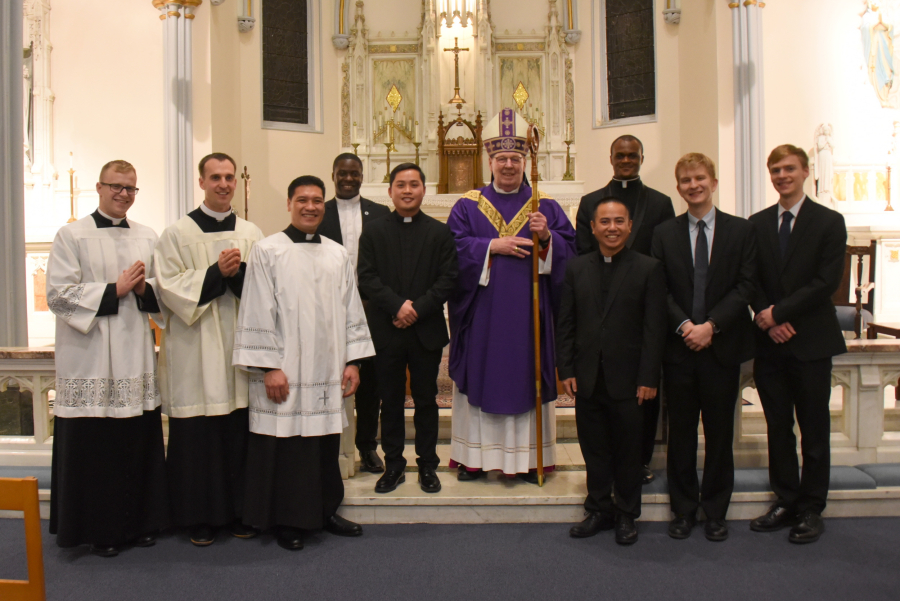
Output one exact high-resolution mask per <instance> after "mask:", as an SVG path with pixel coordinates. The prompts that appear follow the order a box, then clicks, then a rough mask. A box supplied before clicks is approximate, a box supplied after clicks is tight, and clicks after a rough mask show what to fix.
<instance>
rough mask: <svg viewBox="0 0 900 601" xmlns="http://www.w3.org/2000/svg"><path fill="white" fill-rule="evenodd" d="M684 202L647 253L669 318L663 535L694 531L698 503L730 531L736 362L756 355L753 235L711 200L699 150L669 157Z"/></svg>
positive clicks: (709, 167) (710, 166) (711, 171)
mask: <svg viewBox="0 0 900 601" xmlns="http://www.w3.org/2000/svg"><path fill="white" fill-rule="evenodd" d="M675 182H676V187H677V190H678V194H679V195H681V198H683V199H684V201H685V202H686V203H687V205H688V210H687V212H686V213H684V214H683V215H679V216H678V217H676V218H675V219H673V220H671V221H667V222H666V223H664V224H662V225H660V226H659V227H657V228H656V232H654V234H653V256H654V258H656V259H659V260H660V261H661V262H662V264H663V267H664V268H665V272H666V283H667V286H668V290H669V293H668V305H669V312H668V315H669V323H668V328H667V330H668V334H667V336H666V351H665V355H664V358H663V372H664V375H665V378H664V379H663V384H664V386H665V390H666V401H667V403H668V407H669V448H668V454H667V455H668V465H667V470H666V473H667V478H668V482H669V497H670V503H671V506H672V513H674V514H675V517H674V519H673V520H672V521H671V523H670V524H669V536H671V537H672V538H678V539H683V538H687V537H689V536H690V535H691V530H692V528H693V527H694V523H695V522H696V520H697V510H698V509H699V508H701V507H702V508H703V512H704V513H705V514H706V526H705V532H706V538H707V539H709V540H711V541H723V540H725V539H726V538H728V525H727V523H726V522H725V514H726V512H727V511H728V505H729V503H730V501H731V493H732V491H733V489H734V456H733V453H732V443H733V440H734V404H735V402H736V401H737V398H738V392H739V390H738V383H739V380H740V375H741V373H740V372H741V363H743V362H744V361H747V360H749V359H751V358H752V357H753V320H752V319H751V318H750V308H749V307H750V303H751V302H752V300H753V297H754V295H755V292H756V289H755V286H754V278H755V274H756V234H755V232H754V229H753V226H752V225H751V224H750V223H749V222H748V221H747V220H746V219H741V218H739V217H734V216H732V215H729V214H727V213H725V212H723V211H720V210H719V209H717V208H716V207H714V206H713V194H714V193H715V192H716V189H717V187H718V184H719V182H718V180H717V179H716V165H715V163H713V161H712V159H710V158H709V157H707V156H706V155H703V154H699V153H689V154H686V155H684V156H683V157H681V159H679V161H678V163H677V164H676V165H675ZM701 414H702V416H703V437H704V441H705V454H706V459H705V462H704V464H703V485H702V487H701V485H700V483H699V480H698V478H697V426H698V425H699V421H700V416H701Z"/></svg>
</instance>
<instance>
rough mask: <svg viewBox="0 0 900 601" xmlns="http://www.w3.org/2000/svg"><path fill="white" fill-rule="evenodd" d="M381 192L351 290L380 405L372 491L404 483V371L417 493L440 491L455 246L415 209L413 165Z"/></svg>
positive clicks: (421, 192)
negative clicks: (368, 337)
mask: <svg viewBox="0 0 900 601" xmlns="http://www.w3.org/2000/svg"><path fill="white" fill-rule="evenodd" d="M390 181H391V183H390V187H389V188H388V194H390V196H391V200H392V201H393V202H394V207H395V211H394V212H393V213H392V214H391V215H389V216H388V217H385V218H383V219H379V220H377V221H375V222H373V223H371V224H370V225H369V226H368V227H367V228H366V229H365V231H364V232H363V234H362V236H361V237H360V239H359V289H360V291H361V293H362V294H364V295H365V296H366V297H367V298H368V299H369V304H368V307H367V310H366V317H367V319H368V321H369V330H370V331H371V332H372V341H373V342H374V343H375V352H376V353H377V354H376V356H375V367H376V369H377V370H378V390H379V395H380V396H381V399H382V403H383V404H382V409H381V448H382V450H384V460H385V472H384V475H383V476H381V478H379V479H378V482H377V483H376V484H375V492H379V493H385V492H390V491H392V490H394V489H395V488H397V485H399V484H400V483H402V482H404V481H405V479H406V477H405V476H404V470H405V468H406V459H404V457H403V444H404V440H405V438H406V425H405V418H404V413H403V403H404V401H405V400H406V370H407V368H408V369H409V385H410V386H409V387H410V390H411V392H412V397H413V402H414V403H415V407H416V409H415V415H414V417H413V422H414V423H415V426H416V455H417V456H418V458H417V460H416V462H417V463H418V465H419V485H420V486H421V488H422V490H423V491H425V492H430V493H433V492H438V491H439V490H441V481H440V480H439V479H438V477H437V473H436V472H435V470H436V469H437V466H438V463H439V461H440V460H439V459H438V456H437V450H436V447H437V438H438V407H437V401H436V397H437V392H438V387H437V376H438V368H439V367H440V363H441V355H442V350H443V348H444V347H445V346H447V343H449V342H450V336H449V335H448V333H447V321H446V320H445V319H444V303H446V302H447V299H448V298H449V296H450V293H451V292H452V291H453V287H454V286H455V285H456V276H457V274H458V273H459V267H458V264H457V258H456V241H455V239H454V237H453V232H451V231H450V228H449V227H447V225H446V224H444V223H441V222H440V221H438V220H437V219H434V218H432V217H429V216H428V215H426V214H425V213H423V212H421V211H420V210H419V207H420V206H421V204H422V199H423V198H424V196H425V174H424V173H422V170H421V169H419V167H418V165H416V164H414V163H402V164H400V165H397V166H396V167H395V168H394V170H393V171H391V176H390Z"/></svg>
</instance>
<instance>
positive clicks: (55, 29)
mask: <svg viewBox="0 0 900 601" xmlns="http://www.w3.org/2000/svg"><path fill="white" fill-rule="evenodd" d="M121 4H122V5H123V6H121V7H119V6H116V7H111V6H110V3H109V2H101V1H100V0H80V1H79V2H73V1H71V0H69V1H59V2H54V3H53V5H52V6H53V11H52V12H51V41H52V43H53V54H52V57H51V82H52V88H53V92H54V94H55V95H56V101H55V104H54V127H55V148H54V150H55V157H54V160H55V163H56V168H57V170H58V171H59V178H60V179H59V187H60V188H66V189H67V188H68V177H67V175H68V174H67V173H65V171H66V170H67V169H68V168H69V152H70V151H72V152H74V153H75V157H74V168H75V170H76V177H77V184H76V187H77V188H81V189H88V190H93V189H94V185H95V183H96V182H97V178H98V176H99V175H100V168H101V167H102V166H103V164H104V163H106V162H107V161H110V160H113V159H125V160H127V161H129V162H130V163H132V164H133V165H134V166H135V169H136V170H137V174H138V187H139V188H140V189H141V191H140V193H139V195H138V198H137V200H136V202H135V204H134V206H133V207H132V209H131V211H130V212H129V215H130V216H131V217H132V218H133V219H134V220H136V221H138V222H141V223H144V224H146V225H149V226H150V227H152V228H154V229H155V230H157V231H162V228H163V226H164V225H165V215H164V211H163V206H164V203H163V194H164V190H165V180H164V163H163V99H162V80H163V61H162V58H161V57H162V29H161V27H162V26H161V24H160V21H159V12H158V11H156V10H155V9H154V8H153V7H152V6H151V4H150V2H149V0H147V1H146V2H145V1H141V2H135V1H133V0H132V1H129V2H128V3H127V7H126V6H124V5H125V4H126V3H124V2H123V3H121ZM93 202H96V197H95V200H94V201H93Z"/></svg>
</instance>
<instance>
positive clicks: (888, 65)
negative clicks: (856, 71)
mask: <svg viewBox="0 0 900 601" xmlns="http://www.w3.org/2000/svg"><path fill="white" fill-rule="evenodd" d="M862 4H863V10H862V12H861V13H860V17H861V20H860V24H859V33H860V38H861V42H862V58H863V66H864V67H865V70H866V75H867V77H868V80H869V83H870V84H871V86H872V89H873V90H874V91H875V95H876V97H877V98H878V101H879V103H881V106H882V107H884V108H900V78H898V77H897V69H898V66H900V60H898V59H900V57H898V56H897V50H898V49H900V48H898V45H897V44H895V43H894V40H895V39H896V37H897V35H900V28H898V27H897V25H898V24H900V23H898V19H900V0H863V2H862Z"/></svg>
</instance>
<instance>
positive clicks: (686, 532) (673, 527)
mask: <svg viewBox="0 0 900 601" xmlns="http://www.w3.org/2000/svg"><path fill="white" fill-rule="evenodd" d="M695 523H696V519H695V518H694V516H689V515H676V516H675V518H674V519H673V520H672V521H671V522H669V536H671V537H672V538H677V539H679V540H682V539H685V538H688V537H689V536H690V535H691V530H693V529H694V524H695Z"/></svg>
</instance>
